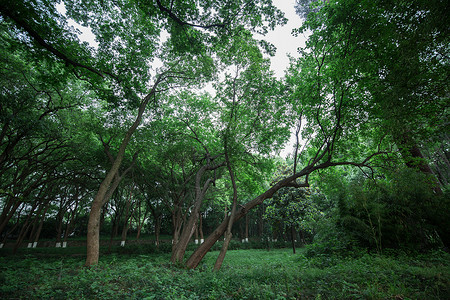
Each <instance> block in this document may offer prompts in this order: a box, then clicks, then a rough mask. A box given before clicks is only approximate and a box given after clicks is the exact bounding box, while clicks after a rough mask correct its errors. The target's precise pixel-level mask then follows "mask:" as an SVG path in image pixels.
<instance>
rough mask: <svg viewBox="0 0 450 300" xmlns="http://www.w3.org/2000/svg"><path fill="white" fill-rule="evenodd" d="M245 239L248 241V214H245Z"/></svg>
mask: <svg viewBox="0 0 450 300" xmlns="http://www.w3.org/2000/svg"><path fill="white" fill-rule="evenodd" d="M244 238H245V240H246V241H248V214H247V215H245V236H244Z"/></svg>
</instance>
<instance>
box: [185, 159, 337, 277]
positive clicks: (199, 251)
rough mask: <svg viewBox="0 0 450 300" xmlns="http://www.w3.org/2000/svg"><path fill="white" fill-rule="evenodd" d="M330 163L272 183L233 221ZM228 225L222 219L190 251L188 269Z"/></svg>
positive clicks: (194, 265)
mask: <svg viewBox="0 0 450 300" xmlns="http://www.w3.org/2000/svg"><path fill="white" fill-rule="evenodd" d="M329 165H330V163H329V162H327V163H323V164H320V165H318V166H315V167H314V166H311V165H310V166H308V167H305V168H304V169H303V170H301V171H300V172H298V173H296V174H294V175H292V176H289V177H287V178H285V179H282V180H280V181H279V182H277V183H276V184H275V185H273V186H272V187H271V188H270V189H268V190H267V191H265V192H264V193H262V194H261V195H259V196H257V197H256V198H255V199H253V200H252V201H250V202H247V203H246V204H245V205H244V206H242V207H241V208H240V209H239V210H238V211H237V213H236V216H235V219H234V221H235V222H236V221H238V220H240V219H241V218H242V217H244V216H245V215H246V214H247V213H248V212H249V211H250V210H251V209H253V208H254V207H256V206H258V205H260V204H261V203H263V202H264V200H266V199H269V198H271V197H272V196H273V194H274V193H275V192H277V191H278V190H279V189H280V188H282V187H285V186H287V185H289V184H291V183H292V182H293V181H294V180H296V179H297V178H299V177H302V176H305V175H307V174H309V173H311V172H313V171H314V170H317V169H322V168H325V167H326V166H329ZM300 186H308V184H307V183H305V184H300V185H298V187H300ZM227 225H228V218H226V219H225V220H223V221H222V223H221V224H220V225H219V226H217V228H216V229H215V230H214V231H213V232H212V233H211V234H210V235H209V236H208V237H207V238H206V240H205V242H204V243H203V244H201V245H200V246H199V247H198V248H197V249H196V250H195V251H194V253H192V255H191V256H190V257H189V259H188V260H187V261H186V267H187V268H189V269H194V268H196V267H197V266H198V264H199V263H200V262H201V260H202V259H203V257H204V256H205V255H206V253H208V251H209V250H210V249H211V247H212V246H213V245H214V244H215V242H216V241H217V240H218V239H219V238H220V237H221V236H222V235H223V234H224V233H225V230H226V229H227Z"/></svg>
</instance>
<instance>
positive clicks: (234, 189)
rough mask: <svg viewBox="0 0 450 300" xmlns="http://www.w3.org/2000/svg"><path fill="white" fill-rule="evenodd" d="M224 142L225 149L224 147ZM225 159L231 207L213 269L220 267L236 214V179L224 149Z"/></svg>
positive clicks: (216, 269)
mask: <svg viewBox="0 0 450 300" xmlns="http://www.w3.org/2000/svg"><path fill="white" fill-rule="evenodd" d="M226 145H227V144H226V143H225V149H226V148H227V147H226ZM225 161H226V164H227V169H228V173H229V174H230V179H231V184H232V186H233V205H232V208H231V214H230V217H229V218H228V225H227V231H226V233H225V240H224V242H223V245H222V249H220V253H219V256H218V257H217V260H216V263H215V264H214V271H219V270H220V268H221V267H222V263H223V260H224V259H225V255H226V254H227V250H228V245H229V244H230V241H231V238H232V237H233V234H232V232H231V229H232V228H233V223H234V217H235V215H236V206H237V186H236V180H235V177H234V172H233V169H232V168H231V163H230V158H229V157H228V151H227V149H226V150H225Z"/></svg>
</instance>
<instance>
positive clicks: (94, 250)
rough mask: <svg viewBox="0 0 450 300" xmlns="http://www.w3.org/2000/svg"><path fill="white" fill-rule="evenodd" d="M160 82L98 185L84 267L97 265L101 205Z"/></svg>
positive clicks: (108, 194)
mask: <svg viewBox="0 0 450 300" xmlns="http://www.w3.org/2000/svg"><path fill="white" fill-rule="evenodd" d="M161 80H162V77H161V76H158V77H157V80H156V82H155V84H154V85H153V87H152V89H151V91H150V93H149V94H148V95H147V96H145V98H144V99H143V100H142V102H141V105H140V106H139V110H138V114H137V116H136V119H135V121H134V122H133V124H132V125H131V127H130V128H129V129H128V131H127V133H126V134H125V137H124V138H123V140H122V143H121V144H120V147H119V151H118V152H117V156H116V158H115V159H114V163H113V164H112V166H111V168H110V169H109V171H108V173H107V174H106V176H105V179H104V180H103V181H102V183H101V184H100V187H99V189H98V191H97V194H96V195H95V198H94V201H92V206H91V212H90V214H89V221H88V226H87V227H88V228H87V240H86V242H87V243H86V262H85V266H87V267H88V266H91V265H94V264H97V263H98V258H99V250H100V214H101V210H102V207H103V205H104V204H105V203H106V202H107V201H108V200H109V197H111V194H112V193H113V192H114V190H115V189H116V188H117V185H118V183H117V185H115V184H114V185H113V186H111V182H112V181H113V179H114V177H116V176H117V175H118V174H117V173H118V172H119V168H120V166H121V165H122V161H123V158H124V156H125V149H126V148H127V146H128V143H129V142H130V140H131V136H132V135H133V133H134V132H135V131H136V129H137V127H138V126H139V124H140V123H141V120H142V115H143V114H144V111H145V108H146V106H147V104H148V102H149V101H150V99H151V98H152V97H153V95H154V94H155V90H156V87H157V86H158V84H159V82H160V81H161Z"/></svg>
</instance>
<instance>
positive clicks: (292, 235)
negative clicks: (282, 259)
mask: <svg viewBox="0 0 450 300" xmlns="http://www.w3.org/2000/svg"><path fill="white" fill-rule="evenodd" d="M291 240H292V252H293V253H294V254H295V228H294V226H293V225H292V226H291Z"/></svg>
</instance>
